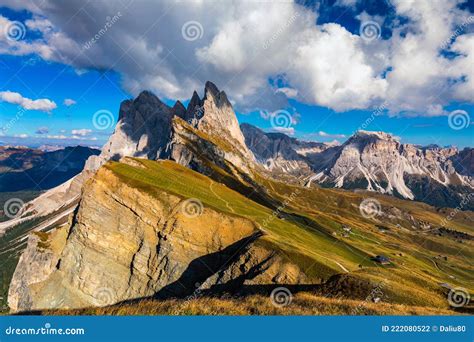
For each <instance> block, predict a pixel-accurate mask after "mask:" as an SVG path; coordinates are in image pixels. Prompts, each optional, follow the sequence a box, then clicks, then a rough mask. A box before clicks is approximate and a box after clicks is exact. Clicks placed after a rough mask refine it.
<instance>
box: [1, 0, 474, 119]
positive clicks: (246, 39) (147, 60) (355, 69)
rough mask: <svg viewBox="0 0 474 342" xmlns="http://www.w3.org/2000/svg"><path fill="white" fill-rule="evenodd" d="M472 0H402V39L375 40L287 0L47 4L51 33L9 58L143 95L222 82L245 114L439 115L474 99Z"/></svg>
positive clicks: (39, 17)
mask: <svg viewBox="0 0 474 342" xmlns="http://www.w3.org/2000/svg"><path fill="white" fill-rule="evenodd" d="M339 3H340V4H341V5H344V6H354V5H355V3H356V1H355V0H354V1H352V0H351V1H339ZM460 3H462V1H460V0H459V1H458V0H447V1H428V0H419V1H414V0H391V4H392V6H393V10H394V11H395V13H396V18H397V19H396V20H394V21H393V22H392V23H391V24H390V25H391V26H390V30H391V32H392V34H391V37H390V38H389V39H382V38H378V39H375V40H371V41H368V40H367V39H364V38H363V37H361V36H360V35H359V32H356V33H351V32H349V31H348V30H347V29H346V28H344V27H343V26H341V25H340V24H338V23H325V24H322V25H316V21H317V18H318V13H317V12H315V11H313V10H311V9H309V8H306V7H303V6H301V5H299V4H295V3H292V2H287V1H284V2H282V1H278V2H271V3H266V2H265V3H257V2H247V1H245V2H233V3H230V2H215V1H198V2H185V3H184V2H168V1H164V2H151V1H140V0H138V1H134V2H128V3H126V2H105V1H94V2H90V3H87V4H84V2H83V1H79V0H71V1H68V2H65V3H64V2H63V3H58V2H56V1H52V0H45V1H42V2H41V3H38V4H37V6H29V8H28V10H30V11H32V12H33V13H34V16H33V18H32V19H31V20H28V21H27V22H26V23H25V27H26V29H27V30H31V31H35V32H37V33H39V34H40V37H41V38H38V39H35V40H26V39H19V40H12V39H7V38H5V37H2V38H0V52H2V53H9V54H14V55H28V54H30V53H36V54H38V55H40V56H41V57H42V58H44V59H45V60H53V61H59V62H62V63H66V64H70V65H72V66H74V67H75V68H77V69H81V70H82V69H91V68H97V69H113V70H116V71H117V72H119V73H120V74H121V75H122V85H123V87H124V89H126V90H127V91H129V92H130V93H132V94H133V95H136V94H137V93H139V92H140V91H141V90H143V89H150V90H152V91H154V92H156V93H157V94H158V95H159V96H163V97H166V98H169V99H181V100H185V99H188V98H189V96H190V94H192V91H193V90H194V89H198V90H199V89H201V88H202V85H203V83H204V82H205V81H206V80H207V79H211V80H213V81H214V82H215V83H216V84H218V85H219V86H220V87H221V88H223V89H225V90H226V91H227V93H228V94H229V96H230V97H231V100H232V101H233V102H235V103H236V105H237V108H238V109H239V110H242V111H247V110H255V109H264V110H269V111H272V110H277V109H281V108H283V107H285V106H286V105H287V100H288V98H293V99H296V100H298V101H300V102H303V103H307V104H311V105H319V106H325V107H329V108H332V109H334V110H336V111H347V110H352V109H370V108H374V107H376V106H379V105H380V104H382V103H386V104H387V105H386V107H387V108H388V109H389V110H390V113H391V114H393V115H398V114H400V113H403V114H408V115H424V116H436V115H445V114H446V111H445V106H446V105H448V104H449V103H451V102H453V101H461V102H463V101H465V102H471V103H472V101H473V96H472V94H473V92H474V68H473V67H472V65H474V33H473V32H472V29H471V28H470V27H471V26H472V23H474V18H472V15H471V14H470V13H469V12H468V11H467V10H461V9H460V7H459V4H460ZM15 6H16V7H19V5H15ZM72 17H73V18H74V20H71V18H72ZM115 18H116V19H115ZM358 18H359V19H360V20H361V21H374V22H377V19H378V18H371V17H370V16H369V15H367V14H366V13H362V14H360V15H359V16H358ZM401 19H403V20H401ZM471 20H472V22H470V21H471ZM0 24H1V25H2V26H4V25H11V24H12V23H11V21H10V20H9V19H7V18H4V17H0ZM383 29H384V27H382V30H383ZM94 37H96V38H94ZM97 37H99V39H97ZM92 41H93V43H91V42H92ZM275 79H278V80H280V85H278V86H276V85H275V83H274V82H269V80H275ZM281 83H283V85H281Z"/></svg>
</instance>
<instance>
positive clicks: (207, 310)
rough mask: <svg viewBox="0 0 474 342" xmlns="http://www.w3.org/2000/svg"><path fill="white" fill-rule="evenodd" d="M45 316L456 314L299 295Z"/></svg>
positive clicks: (170, 302)
mask: <svg viewBox="0 0 474 342" xmlns="http://www.w3.org/2000/svg"><path fill="white" fill-rule="evenodd" d="M42 314H45V315H114V316H115V315H118V316H121V315H152V316H153V315H236V316H242V315H453V314H456V313H455V312H453V311H451V310H448V309H439V308H430V307H422V306H411V305H410V306H409V305H400V304H388V303H380V302H379V303H372V302H366V301H357V300H349V299H341V298H326V297H318V296H315V295H313V294H311V293H303V292H300V293H297V294H295V295H294V296H293V300H292V301H291V303H290V304H289V305H287V306H284V307H276V306H274V305H273V304H272V301H271V299H270V297H267V296H262V295H252V296H247V297H238V298H235V297H225V298H222V297H219V298H218V297H201V298H194V299H192V300H185V299H181V300H176V299H170V300H162V301H160V300H151V299H146V300H142V301H140V302H137V303H132V304H120V305H113V306H110V307H104V308H88V309H80V310H67V311H64V310H48V311H44V312H42Z"/></svg>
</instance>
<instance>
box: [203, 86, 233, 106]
mask: <svg viewBox="0 0 474 342" xmlns="http://www.w3.org/2000/svg"><path fill="white" fill-rule="evenodd" d="M207 99H209V100H211V99H213V100H214V101H215V102H216V105H217V106H218V107H224V106H227V107H232V104H231V103H230V101H229V99H228V98H227V94H226V93H225V92H224V91H223V90H222V91H220V90H219V88H217V86H216V85H215V84H214V83H212V82H210V81H207V82H206V85H205V88H204V99H203V100H204V101H206V100H207Z"/></svg>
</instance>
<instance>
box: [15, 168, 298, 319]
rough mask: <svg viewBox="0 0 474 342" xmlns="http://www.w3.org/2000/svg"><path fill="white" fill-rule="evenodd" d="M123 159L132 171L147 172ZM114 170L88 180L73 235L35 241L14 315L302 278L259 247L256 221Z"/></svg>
mask: <svg viewBox="0 0 474 342" xmlns="http://www.w3.org/2000/svg"><path fill="white" fill-rule="evenodd" d="M122 161H123V162H125V163H128V164H129V165H133V166H134V167H135V170H136V171H134V172H138V173H139V172H140V168H143V167H144V166H143V165H141V164H140V163H138V162H135V161H134V160H131V159H125V160H122ZM108 165H109V164H107V165H105V166H104V167H102V168H101V169H100V170H99V171H98V172H97V174H96V175H95V176H94V177H93V178H91V179H90V180H89V181H87V182H86V185H85V186H84V189H83V195H82V198H81V203H80V206H79V208H78V209H77V211H76V213H75V214H74V216H73V217H72V218H71V221H70V224H69V225H68V226H67V227H65V228H61V229H57V230H55V231H54V232H52V233H49V234H46V233H41V234H40V235H36V234H33V235H32V236H31V237H30V239H29V242H28V248H27V249H26V251H25V252H24V253H23V255H22V256H21V259H20V262H19V264H18V267H17V269H16V271H15V274H14V277H13V280H12V283H11V286H10V292H9V305H10V307H11V308H12V309H13V310H15V311H23V310H32V309H41V308H79V307H87V306H103V305H110V304H113V303H117V302H120V301H124V300H129V299H134V298H141V297H149V296H158V297H168V296H186V295H189V294H191V293H193V292H194V291H195V290H196V289H197V288H201V289H209V288H211V287H215V286H217V287H219V288H225V287H232V286H236V284H237V283H238V284H239V285H241V284H242V283H244V282H245V283H246V284H258V283H265V284H271V283H273V282H276V281H278V282H280V283H282V282H283V283H285V282H286V283H297V282H300V281H302V280H304V279H305V276H304V274H303V273H302V272H301V271H300V270H299V268H298V267H297V266H295V265H292V264H291V263H288V262H283V259H282V258H280V257H279V256H278V253H277V252H275V251H272V250H268V249H267V248H265V247H261V246H258V245H256V244H255V242H256V241H257V240H258V239H259V237H260V236H262V235H263V232H262V231H261V230H260V229H259V228H258V227H257V226H256V225H255V223H253V222H252V221H250V220H248V219H246V218H243V217H239V216H233V215H228V214H225V213H223V212H220V211H218V210H215V209H213V208H212V207H209V206H206V207H200V206H199V205H198V204H197V203H193V202H192V201H191V202H190V200H189V199H184V198H182V197H180V196H177V195H176V194H174V193H172V192H169V191H166V190H164V189H162V188H159V187H151V188H150V187H147V188H144V187H143V185H142V184H138V183H136V181H132V180H129V181H127V180H125V179H123V178H122V177H120V176H118V175H117V174H116V173H114V171H112V170H111V169H110V168H109V167H108ZM216 199H217V200H219V199H218V197H217V198H216ZM32 265H33V266H34V267H31V266H32Z"/></svg>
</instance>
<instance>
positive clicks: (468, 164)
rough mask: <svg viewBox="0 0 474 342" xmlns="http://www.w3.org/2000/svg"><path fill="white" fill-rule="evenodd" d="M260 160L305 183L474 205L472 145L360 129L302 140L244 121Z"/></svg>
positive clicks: (441, 204)
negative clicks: (423, 142) (415, 140)
mask: <svg viewBox="0 0 474 342" xmlns="http://www.w3.org/2000/svg"><path fill="white" fill-rule="evenodd" d="M241 128H242V132H243V133H244V136H245V141H246V142H247V145H248V146H249V147H250V149H251V150H252V152H253V153H254V155H255V156H256V158H257V160H258V161H259V162H260V163H261V164H262V165H264V167H265V168H267V169H268V170H269V171H271V172H272V173H273V175H274V176H276V177H281V175H282V174H287V175H294V176H296V177H298V179H299V180H300V181H301V182H304V184H305V185H306V186H311V185H313V184H320V185H321V186H324V187H335V188H343V189H364V190H369V191H377V192H380V193H383V194H390V195H394V196H397V197H399V198H406V199H411V200H417V201H421V202H426V203H429V204H431V205H434V206H437V207H457V206H459V204H460V203H461V202H465V203H464V205H463V206H462V208H461V209H463V210H468V209H469V210H473V209H474V196H470V194H472V192H473V190H474V178H473V176H474V149H472V148H465V149H464V150H461V151H459V150H457V149H456V148H441V147H438V146H428V147H419V146H416V145H412V144H402V143H400V142H399V141H398V140H397V139H395V138H394V137H393V136H392V135H390V134H387V133H384V132H369V131H358V132H356V133H355V134H354V135H353V136H352V137H350V138H349V139H348V140H347V141H346V142H344V143H343V144H342V145H338V146H330V145H327V144H319V143H312V142H303V141H299V140H297V139H294V138H290V137H288V136H286V135H284V134H282V133H265V132H263V131H262V130H260V129H258V128H256V127H253V126H251V125H248V124H242V125H241Z"/></svg>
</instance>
